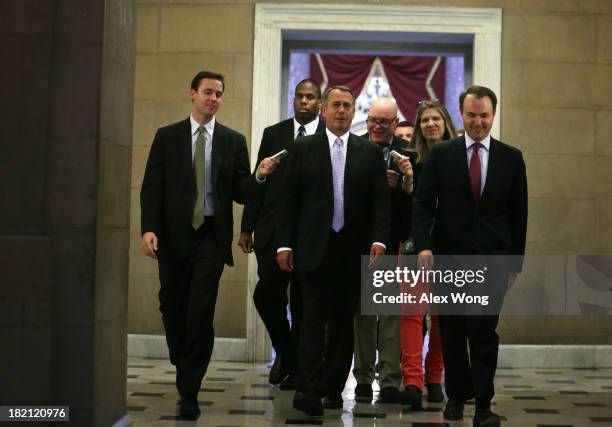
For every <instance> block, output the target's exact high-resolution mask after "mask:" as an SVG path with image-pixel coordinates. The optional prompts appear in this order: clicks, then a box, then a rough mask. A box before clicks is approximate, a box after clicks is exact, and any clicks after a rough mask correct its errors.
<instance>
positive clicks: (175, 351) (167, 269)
mask: <svg viewBox="0 0 612 427" xmlns="http://www.w3.org/2000/svg"><path fill="white" fill-rule="evenodd" d="M213 223H214V219H213V218H209V217H207V218H206V220H205V222H204V225H202V227H200V229H198V230H197V231H195V230H194V231H193V233H192V239H191V245H190V253H189V256H188V258H187V259H185V260H182V261H177V260H168V259H164V260H159V279H160V283H161V289H160V291H159V302H160V307H159V309H160V311H161V313H162V321H163V324H164V328H165V331H166V342H167V344H168V349H169V352H170V361H171V362H172V364H174V365H175V366H176V387H177V389H178V392H179V394H180V395H182V396H187V397H196V396H197V394H198V391H199V390H200V385H201V383H202V379H203V378H204V375H205V374H206V369H207V368H208V363H209V362H210V357H211V355H212V350H213V345H214V340H215V333H214V329H213V318H214V314H215V304H216V301H217V291H218V288H219V279H220V278H221V273H222V272H223V264H224V262H223V258H222V255H221V251H219V249H218V245H217V242H216V239H215V237H214V225H213Z"/></svg>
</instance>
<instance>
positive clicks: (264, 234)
mask: <svg viewBox="0 0 612 427" xmlns="http://www.w3.org/2000/svg"><path fill="white" fill-rule="evenodd" d="M320 132H325V124H324V123H323V122H322V121H321V120H319V125H318V126H317V130H316V133H320ZM293 142H294V126H293V118H291V119H287V120H283V121H282V122H280V123H277V124H275V125H273V126H269V127H267V128H266V129H264V132H263V137H262V138H261V145H260V146H259V152H258V153H257V165H258V164H259V163H260V162H261V161H262V160H263V159H264V158H266V157H270V156H273V155H274V154H276V153H278V152H279V151H282V150H289V149H290V146H291V145H292V144H293ZM286 166H287V159H285V160H284V161H281V163H280V164H279V165H278V167H277V169H276V171H275V172H274V173H273V174H272V175H270V176H269V177H268V178H267V180H266V182H267V185H266V188H265V189H264V191H262V192H261V193H260V194H259V195H258V197H257V198H255V199H254V200H252V201H249V202H248V203H247V204H246V205H245V207H244V212H243V214H242V223H241V227H240V229H241V231H243V232H247V233H252V232H253V231H255V241H254V247H255V249H256V250H260V249H264V248H267V247H270V246H274V234H275V230H276V227H277V226H278V222H279V215H280V209H281V201H282V199H283V191H284V189H283V183H284V179H285V173H286V171H287V168H286ZM255 167H257V166H255Z"/></svg>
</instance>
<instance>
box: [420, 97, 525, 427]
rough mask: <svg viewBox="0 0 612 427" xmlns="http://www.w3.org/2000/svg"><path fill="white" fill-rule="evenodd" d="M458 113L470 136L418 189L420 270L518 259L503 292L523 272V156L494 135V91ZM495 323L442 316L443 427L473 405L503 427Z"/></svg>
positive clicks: (447, 148) (485, 425)
mask: <svg viewBox="0 0 612 427" xmlns="http://www.w3.org/2000/svg"><path fill="white" fill-rule="evenodd" d="M459 105H460V110H461V117H462V119H463V125H464V128H465V132H466V134H465V136H462V137H459V138H455V139H453V140H450V141H445V142H440V143H437V144H434V145H433V146H432V149H431V152H430V154H429V158H428V160H427V162H426V163H425V165H424V167H423V172H422V175H421V177H420V181H419V185H418V187H417V189H416V194H415V198H414V239H415V246H416V249H417V253H418V262H419V265H420V266H422V267H424V268H432V267H433V265H434V255H433V254H434V253H435V254H436V259H441V258H442V257H441V256H442V255H496V256H504V255H505V256H513V258H512V259H513V262H511V263H509V265H508V266H507V267H504V269H503V270H502V272H501V273H502V274H499V275H497V276H495V277H494V281H493V283H492V285H497V289H500V288H502V287H503V289H505V288H506V287H507V286H511V285H512V284H513V283H514V281H515V279H516V276H517V274H518V273H520V272H521V269H522V256H523V254H524V253H525V241H526V232H527V177H526V173H525V162H524V161H523V156H522V154H521V152H520V151H519V150H517V149H516V148H514V147H511V146H509V145H506V144H504V143H502V142H500V141H497V140H496V139H494V138H492V137H491V135H490V132H491V127H492V126H493V120H494V118H495V110H496V106H497V97H496V96H495V93H493V91H492V90H490V89H488V88H486V87H482V86H471V87H469V88H468V89H466V91H465V92H463V93H462V94H461V96H460V98H459ZM438 255H440V258H438ZM495 279H497V280H495ZM502 298H503V294H502ZM498 318H499V315H498V314H491V313H486V314H482V315H465V314H464V315H452V316H450V315H442V316H440V318H439V319H440V332H441V337H442V349H443V354H444V367H445V387H446V395H447V396H448V399H449V400H448V402H447V405H446V408H445V409H444V418H445V419H447V420H460V419H462V418H463V407H464V403H465V401H466V400H469V399H471V398H474V397H475V398H476V413H475V415H474V421H473V425H474V427H495V426H499V425H500V417H499V416H498V415H497V414H495V413H494V412H492V411H491V399H492V398H493V396H494V394H495V391H494V387H493V379H494V377H495V370H496V368H497V353H498V348H499V336H498V335H497V332H496V331H495V329H496V327H497V322H498ZM468 346H469V354H468Z"/></svg>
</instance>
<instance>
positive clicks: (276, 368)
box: [268, 354, 287, 385]
mask: <svg viewBox="0 0 612 427" xmlns="http://www.w3.org/2000/svg"><path fill="white" fill-rule="evenodd" d="M286 376H287V372H286V371H285V368H284V367H283V358H282V356H280V355H278V354H277V355H276V359H274V363H273V364H272V367H271V368H270V374H268V381H269V382H270V384H273V385H276V384H279V383H280V382H281V381H282V380H284V379H285V377H286Z"/></svg>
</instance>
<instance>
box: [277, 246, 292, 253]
mask: <svg viewBox="0 0 612 427" xmlns="http://www.w3.org/2000/svg"><path fill="white" fill-rule="evenodd" d="M283 251H291V252H293V249H291V248H288V247H286V246H283V247H282V248H278V249H277V250H276V253H279V252H283Z"/></svg>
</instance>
